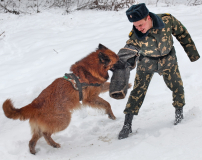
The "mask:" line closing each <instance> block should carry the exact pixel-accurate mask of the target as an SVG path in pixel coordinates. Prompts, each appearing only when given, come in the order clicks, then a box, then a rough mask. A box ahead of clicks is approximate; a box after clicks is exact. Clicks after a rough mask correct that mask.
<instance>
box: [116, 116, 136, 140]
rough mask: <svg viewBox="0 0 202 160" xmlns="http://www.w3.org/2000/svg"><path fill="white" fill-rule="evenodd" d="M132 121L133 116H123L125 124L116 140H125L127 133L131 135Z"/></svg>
mask: <svg viewBox="0 0 202 160" xmlns="http://www.w3.org/2000/svg"><path fill="white" fill-rule="evenodd" d="M132 120H133V114H131V113H128V114H126V115H125V122H124V125H123V128H122V130H121V131H120V132H119V136H118V139H124V138H127V137H128V135H129V133H132V128H131V125H132Z"/></svg>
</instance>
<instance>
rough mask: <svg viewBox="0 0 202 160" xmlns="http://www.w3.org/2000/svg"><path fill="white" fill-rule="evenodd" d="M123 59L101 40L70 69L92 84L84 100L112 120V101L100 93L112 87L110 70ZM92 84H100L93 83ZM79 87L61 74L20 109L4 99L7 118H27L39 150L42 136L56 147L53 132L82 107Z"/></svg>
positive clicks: (84, 91) (31, 146)
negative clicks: (100, 95) (95, 47)
mask: <svg viewBox="0 0 202 160" xmlns="http://www.w3.org/2000/svg"><path fill="white" fill-rule="evenodd" d="M118 60H119V58H118V56H117V55H116V54H115V53H114V52H113V51H111V50H110V49H108V48H107V47H105V46H104V45H102V44H99V46H98V48H97V49H96V50H95V51H94V52H92V53H90V54H89V55H88V56H86V57H85V58H83V59H81V60H80V61H78V62H76V63H75V64H73V65H72V66H71V68H70V71H72V72H73V74H74V75H75V76H76V77H79V78H78V79H79V82H80V83H85V84H89V85H86V86H85V88H83V89H82V92H81V93H82V104H83V105H84V106H86V105H88V106H91V107H93V108H97V109H104V111H105V113H106V114H108V117H109V118H110V119H112V120H115V119H116V117H115V116H114V114H113V112H112V110H111V106H110V104H109V103H108V102H107V101H105V100H104V99H102V98H100V97H99V94H100V93H101V92H106V91H107V90H108V89H109V82H106V81H107V79H108V78H109V75H108V70H109V69H111V68H112V67H113V65H114V64H115V63H117V61H118ZM90 84H98V85H97V86H91V85H90ZM81 106H82V105H81V103H80V101H79V91H78V90H76V89H74V87H73V85H72V84H71V83H70V82H69V81H67V80H65V79H64V78H58V79H56V80H54V81H53V82H52V84H50V85H49V86H48V87H47V88H45V89H44V90H43V91H42V92H41V93H40V94H39V96H38V97H37V98H35V99H34V100H33V101H32V102H31V103H30V104H28V105H26V106H24V107H22V108H20V109H17V108H15V107H14V106H13V103H12V101H11V99H7V100H6V101H5V102H4V103H3V110H4V114H5V116H6V117H7V118H11V119H20V120H27V119H29V123H30V126H31V130H32V138H31V140H30V141H29V149H30V152H31V153H32V154H36V150H35V146H36V143H37V141H38V140H39V138H41V137H42V136H43V137H44V138H45V140H46V141H47V143H48V144H49V145H51V146H53V147H55V148H59V147H60V144H58V143H56V142H55V141H54V140H53V139H52V138H51V135H52V134H53V133H56V132H59V131H62V130H64V129H66V128H67V127H68V125H69V123H70V120H71V113H72V111H73V110H76V109H79V108H80V107H81Z"/></svg>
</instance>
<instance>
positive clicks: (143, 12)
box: [126, 3, 149, 22]
mask: <svg viewBox="0 0 202 160" xmlns="http://www.w3.org/2000/svg"><path fill="white" fill-rule="evenodd" d="M148 14H149V10H148V9H147V7H146V6H145V3H140V4H136V5H132V6H131V7H130V8H129V9H128V10H127V11H126V15H127V17H128V20H129V21H130V22H136V21H139V20H141V19H143V18H145V17H146V16H147V15H148Z"/></svg>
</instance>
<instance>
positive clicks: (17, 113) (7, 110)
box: [3, 99, 33, 120]
mask: <svg viewBox="0 0 202 160" xmlns="http://www.w3.org/2000/svg"><path fill="white" fill-rule="evenodd" d="M3 110H4V114H5V116H6V117H7V118H11V119H20V120H27V119H29V118H30V117H31V112H32V110H33V107H32V106H31V104H28V105H27V106H24V107H22V108H20V109H17V108H15V107H14V106H13V103H12V101H11V100H10V99H7V100H6V101H5V102H4V103H3Z"/></svg>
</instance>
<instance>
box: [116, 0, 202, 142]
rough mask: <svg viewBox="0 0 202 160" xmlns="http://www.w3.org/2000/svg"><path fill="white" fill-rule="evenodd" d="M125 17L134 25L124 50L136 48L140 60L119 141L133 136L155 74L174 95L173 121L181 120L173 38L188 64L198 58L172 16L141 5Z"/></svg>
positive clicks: (180, 91) (182, 101) (181, 91)
mask: <svg viewBox="0 0 202 160" xmlns="http://www.w3.org/2000/svg"><path fill="white" fill-rule="evenodd" d="M126 15H127V17H128V19H129V21H130V22H132V23H133V29H132V31H131V32H130V34H129V38H130V39H129V40H128V41H127V42H126V45H127V46H130V45H132V46H135V47H136V48H139V49H138V50H137V52H138V54H139V59H138V62H137V71H136V77H135V82H134V88H133V90H132V91H131V93H130V96H129V99H128V102H127V105H126V108H125V110H124V113H125V122H124V126H123V128H122V130H121V131H120V133H119V136H118V138H119V139H123V138H126V137H128V135H129V133H131V132H132V129H131V125H132V119H133V115H138V112H139V109H140V107H141V105H142V103H143V101H144V98H145V95H146V92H147V89H148V86H149V83H150V81H151V79H152V76H153V74H154V73H155V72H157V73H159V74H160V75H162V76H163V79H164V81H165V83H166V85H167V87H168V88H169V89H170V90H171V91H172V93H173V106H174V107H175V121H174V124H175V125H176V124H178V123H179V122H180V121H181V120H182V119H183V106H184V105H185V99H184V88H183V83H182V79H181V76H180V72H179V69H178V63H177V57H176V52H175V48H174V46H173V37H172V35H174V36H175V37H176V39H177V40H178V41H179V42H180V44H181V45H182V47H183V48H184V50H185V52H186V53H187V55H188V57H189V59H190V60H191V62H194V61H196V60H198V59H199V58H200V56H199V54H198V52H197V49H196V47H195V44H194V42H193V40H192V38H191V36H190V34H189V33H188V31H187V29H186V28H185V27H184V26H183V25H182V23H181V22H180V21H178V20H177V19H176V18H175V17H174V16H172V15H171V14H154V13H151V12H149V10H148V9H147V7H146V6H145V4H144V3H141V4H137V5H133V6H131V7H130V8H129V9H128V10H127V11H126Z"/></svg>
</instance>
